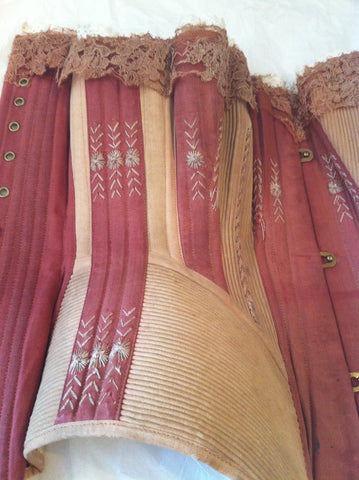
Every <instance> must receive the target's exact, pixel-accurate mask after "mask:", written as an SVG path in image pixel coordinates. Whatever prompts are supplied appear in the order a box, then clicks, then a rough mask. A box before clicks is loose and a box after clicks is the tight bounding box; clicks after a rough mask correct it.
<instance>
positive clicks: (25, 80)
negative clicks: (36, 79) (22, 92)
mask: <svg viewBox="0 0 359 480" xmlns="http://www.w3.org/2000/svg"><path fill="white" fill-rule="evenodd" d="M29 82H30V80H29V79H28V78H26V77H23V78H20V80H19V86H20V87H26V86H27V85H29Z"/></svg>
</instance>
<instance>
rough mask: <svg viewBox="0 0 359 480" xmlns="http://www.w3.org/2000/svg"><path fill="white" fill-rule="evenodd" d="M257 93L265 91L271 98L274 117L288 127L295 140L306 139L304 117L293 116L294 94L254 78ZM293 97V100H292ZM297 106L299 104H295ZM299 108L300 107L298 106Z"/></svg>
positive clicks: (261, 79)
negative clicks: (303, 124) (303, 125)
mask: <svg viewBox="0 0 359 480" xmlns="http://www.w3.org/2000/svg"><path fill="white" fill-rule="evenodd" d="M252 83H253V87H254V89H255V91H258V90H259V89H261V90H264V91H265V93H266V94H267V95H268V96H269V98H270V100H271V104H272V107H273V109H274V110H273V111H272V115H273V116H274V117H275V118H277V119H278V120H280V121H281V122H282V123H284V125H285V126H286V127H287V129H288V131H289V132H290V134H291V135H292V136H293V138H294V140H295V141H297V142H300V141H302V140H304V139H305V133H304V130H303V127H302V116H299V115H294V114H293V105H292V103H293V102H294V100H295V99H296V98H294V94H290V93H289V91H288V90H287V89H285V88H283V87H272V86H270V85H268V84H267V83H265V82H264V81H263V77H260V76H252ZM292 97H293V98H292ZM295 105H296V106H297V104H295ZM297 108H299V105H298V106H297Z"/></svg>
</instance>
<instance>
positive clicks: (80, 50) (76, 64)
mask: <svg viewBox="0 0 359 480" xmlns="http://www.w3.org/2000/svg"><path fill="white" fill-rule="evenodd" d="M170 53H171V52H170V41H169V40H162V39H159V38H153V37H151V35H149V34H147V35H142V36H140V35H133V36H131V37H100V36H97V37H87V38H84V39H79V40H76V41H74V42H73V43H72V44H71V48H70V51H69V54H68V56H67V58H66V61H65V63H64V67H63V69H62V72H61V76H60V83H61V82H63V81H64V80H65V79H66V78H67V77H68V76H70V75H71V74H72V73H77V74H79V75H81V76H82V77H84V78H85V79H89V78H101V77H104V76H106V75H112V76H114V77H116V78H119V79H120V80H121V81H122V82H123V83H125V84H126V85H143V86H149V87H152V88H154V89H155V90H157V91H159V92H161V93H163V94H166V93H167V89H168V87H167V86H168V84H169V73H170V69H169V65H170V62H171V61H170Z"/></svg>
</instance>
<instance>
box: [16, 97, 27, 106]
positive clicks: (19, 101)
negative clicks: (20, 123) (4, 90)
mask: <svg viewBox="0 0 359 480" xmlns="http://www.w3.org/2000/svg"><path fill="white" fill-rule="evenodd" d="M14 105H15V107H22V106H23V105H25V100H24V99H23V98H22V97H17V98H15V100H14Z"/></svg>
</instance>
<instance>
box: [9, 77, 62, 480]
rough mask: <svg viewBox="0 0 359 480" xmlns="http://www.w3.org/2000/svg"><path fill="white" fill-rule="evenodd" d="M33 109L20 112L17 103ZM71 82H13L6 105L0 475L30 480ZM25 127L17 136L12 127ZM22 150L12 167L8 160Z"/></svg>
mask: <svg viewBox="0 0 359 480" xmlns="http://www.w3.org/2000/svg"><path fill="white" fill-rule="evenodd" d="M16 97H23V98H24V99H25V104H24V105H23V106H18V107H16V106H15V105H14V103H13V102H14V99H15V98H16ZM68 112H69V84H68V83H67V84H66V85H64V86H63V87H61V88H58V86H57V84H56V82H55V80H54V79H53V76H52V75H51V74H48V75H46V76H44V77H42V78H39V77H34V78H32V79H31V80H30V83H29V85H28V86H27V87H17V86H12V85H9V84H7V83H5V85H4V90H3V94H2V99H1V105H0V115H1V117H0V125H1V129H2V132H3V135H2V140H1V158H0V170H1V174H0V176H1V182H2V185H5V186H7V187H8V188H9V190H10V195H9V196H8V197H7V198H2V199H0V226H1V227H0V228H1V239H0V241H1V246H0V248H1V250H2V251H4V252H6V255H0V278H1V280H0V283H1V289H0V304H1V320H0V323H1V327H0V331H1V347H0V356H1V357H0V369H1V370H0V373H1V378H2V381H1V384H0V398H1V400H0V404H1V416H0V458H1V464H0V478H2V479H11V480H16V479H22V478H23V476H24V468H25V460H24V459H23V456H22V450H23V443H24V439H25V433H26V428H27V424H28V420H29V416H30V413H31V410H32V406H33V403H34V400H35V396H36V392H37V389H38V385H39V381H40V376H41V371H42V366H43V361H44V356H45V352H46V348H47V343H48V339H49V334H50V328H51V323H52V314H53V309H54V305H55V303H56V300H57V295H58V292H59V289H60V286H61V280H62V271H63V266H62V259H63V229H64V222H65V216H66V203H67V158H68ZM11 121H17V122H19V124H20V129H19V130H18V131H17V132H10V131H9V129H8V123H9V122H11ZM6 151H14V153H15V154H16V157H15V159H14V160H13V161H11V162H6V161H5V160H4V159H3V155H4V153H5V152H6Z"/></svg>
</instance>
